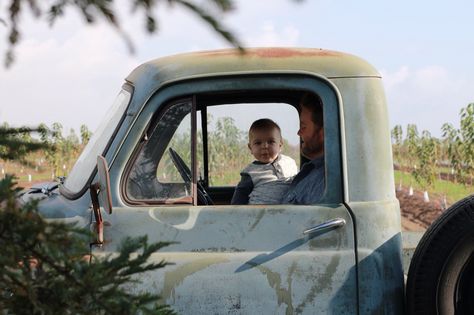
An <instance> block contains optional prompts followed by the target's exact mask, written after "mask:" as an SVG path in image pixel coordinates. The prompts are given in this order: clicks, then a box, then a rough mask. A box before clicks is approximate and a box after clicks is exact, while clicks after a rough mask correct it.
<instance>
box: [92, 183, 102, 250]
mask: <svg viewBox="0 0 474 315" xmlns="http://www.w3.org/2000/svg"><path fill="white" fill-rule="evenodd" d="M98 191H99V184H98V183H95V184H91V186H90V193H91V200H92V211H93V212H94V217H95V227H96V232H97V239H96V241H95V242H94V243H91V245H99V246H102V244H104V222H103V219H102V214H101V212H100V206H99V195H98Z"/></svg>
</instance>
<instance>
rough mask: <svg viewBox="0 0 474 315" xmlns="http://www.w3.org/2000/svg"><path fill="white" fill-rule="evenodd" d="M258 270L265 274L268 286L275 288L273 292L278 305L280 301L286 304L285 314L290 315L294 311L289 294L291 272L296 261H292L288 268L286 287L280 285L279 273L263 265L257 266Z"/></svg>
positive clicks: (294, 267) (293, 270) (294, 268)
mask: <svg viewBox="0 0 474 315" xmlns="http://www.w3.org/2000/svg"><path fill="white" fill-rule="evenodd" d="M257 268H258V270H260V272H261V273H263V274H264V275H265V276H267V281H268V284H269V285H270V287H272V288H273V289H274V290H275V293H276V295H277V302H278V306H280V305H281V304H282V303H285V304H286V306H287V307H286V312H285V314H286V315H290V314H293V313H294V309H293V301H292V296H291V282H292V276H293V273H294V272H295V270H296V262H293V263H292V264H291V266H290V268H289V269H288V276H287V278H286V282H287V284H288V289H285V288H283V287H282V286H281V276H280V274H279V273H276V272H273V271H271V270H270V268H267V267H263V266H258V267H257Z"/></svg>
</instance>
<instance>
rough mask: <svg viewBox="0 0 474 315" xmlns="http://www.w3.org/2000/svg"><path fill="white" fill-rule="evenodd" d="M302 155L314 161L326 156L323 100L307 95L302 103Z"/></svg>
mask: <svg viewBox="0 0 474 315" xmlns="http://www.w3.org/2000/svg"><path fill="white" fill-rule="evenodd" d="M299 114H300V129H299V130H298V136H300V137H301V154H302V155H303V156H304V157H306V158H308V159H310V160H313V159H315V158H317V157H320V156H322V155H323V154H324V121H323V106H322V102H321V99H320V98H319V97H318V96H316V95H315V94H311V93H305V94H304V95H303V97H302V98H301V101H300V111H299Z"/></svg>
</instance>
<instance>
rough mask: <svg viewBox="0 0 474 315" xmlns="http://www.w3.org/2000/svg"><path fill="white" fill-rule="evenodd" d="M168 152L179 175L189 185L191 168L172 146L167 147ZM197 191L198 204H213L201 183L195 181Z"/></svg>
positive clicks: (190, 182)
mask: <svg viewBox="0 0 474 315" xmlns="http://www.w3.org/2000/svg"><path fill="white" fill-rule="evenodd" d="M168 150H169V154H170V157H171V160H172V161H173V164H174V166H176V168H177V169H178V172H179V175H181V177H182V178H183V180H184V182H185V184H186V185H189V186H191V184H192V177H191V170H190V169H189V167H188V166H187V165H186V163H184V161H183V159H182V158H181V157H180V156H179V154H178V153H177V152H176V151H175V150H173V148H169V149H168ZM197 193H198V204H199V205H213V204H214V202H213V201H212V199H211V196H209V194H208V193H207V191H206V190H205V189H204V187H203V186H202V185H201V183H200V182H199V181H198V182H197Z"/></svg>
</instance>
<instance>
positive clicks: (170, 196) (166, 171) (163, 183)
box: [126, 100, 192, 203]
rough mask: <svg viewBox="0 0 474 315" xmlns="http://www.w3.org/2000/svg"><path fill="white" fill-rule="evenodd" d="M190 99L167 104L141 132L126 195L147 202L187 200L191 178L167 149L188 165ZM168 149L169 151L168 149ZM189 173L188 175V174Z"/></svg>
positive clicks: (133, 199)
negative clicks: (142, 138)
mask: <svg viewBox="0 0 474 315" xmlns="http://www.w3.org/2000/svg"><path fill="white" fill-rule="evenodd" d="M191 110H192V101H191V100H184V101H179V102H176V103H174V104H171V105H170V106H169V107H168V108H167V109H166V110H165V112H164V114H163V115H162V116H161V117H160V118H159V121H158V123H157V124H156V126H153V125H152V128H151V129H150V130H149V131H148V132H147V135H145V139H144V141H143V143H142V144H141V145H140V148H139V153H138V156H137V158H136V160H135V161H134V163H133V166H132V168H131V171H130V173H129V176H128V179H127V185H126V190H127V197H128V198H129V199H130V200H132V201H148V202H150V203H173V202H178V203H191V202H192V199H191V183H190V181H192V178H191V177H190V178H189V180H187V181H186V180H185V179H184V178H183V176H182V175H181V174H180V172H179V171H180V170H179V169H178V168H177V167H176V165H174V163H173V160H172V158H171V153H170V152H171V150H172V151H174V152H175V153H177V154H178V155H179V156H180V157H181V158H182V159H183V161H184V163H185V164H186V165H191V162H190V161H191V119H190V113H191ZM170 149H171V150H170ZM189 176H191V174H189Z"/></svg>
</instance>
